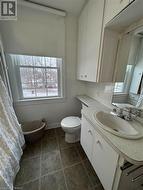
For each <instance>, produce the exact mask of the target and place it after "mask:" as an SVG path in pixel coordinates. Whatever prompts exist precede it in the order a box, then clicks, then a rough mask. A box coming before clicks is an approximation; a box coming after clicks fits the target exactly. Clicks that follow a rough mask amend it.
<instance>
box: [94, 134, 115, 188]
mask: <svg viewBox="0 0 143 190" xmlns="http://www.w3.org/2000/svg"><path fill="white" fill-rule="evenodd" d="M118 157H119V156H118V154H117V153H116V152H115V151H114V150H113V149H112V147H111V146H110V145H109V144H108V143H107V142H106V141H105V140H104V139H103V138H102V137H101V136H100V135H99V134H98V133H95V141H94V146H93V157H92V165H93V167H94V169H95V171H96V173H97V175H98V177H99V179H100V181H101V183H102V185H103V187H104V189H105V190H111V189H112V185H113V182H114V176H115V172H116V167H117V163H118Z"/></svg>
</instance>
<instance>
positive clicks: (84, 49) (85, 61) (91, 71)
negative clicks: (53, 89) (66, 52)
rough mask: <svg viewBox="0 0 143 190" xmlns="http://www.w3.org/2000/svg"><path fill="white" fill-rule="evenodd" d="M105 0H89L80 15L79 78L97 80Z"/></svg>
mask: <svg viewBox="0 0 143 190" xmlns="http://www.w3.org/2000/svg"><path fill="white" fill-rule="evenodd" d="M103 14H104V0H89V1H88V3H87V4H86V6H85V7H84V9H83V11H82V12H81V15H80V17H79V29H78V64H77V79H79V80H84V81H91V82H96V78H97V72H98V61H99V53H100V44H101V43H100V42H101V36H102V25H103Z"/></svg>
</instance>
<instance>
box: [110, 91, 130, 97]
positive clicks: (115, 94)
mask: <svg viewBox="0 0 143 190" xmlns="http://www.w3.org/2000/svg"><path fill="white" fill-rule="evenodd" d="M119 95H121V96H125V95H128V93H125V92H114V94H113V96H119Z"/></svg>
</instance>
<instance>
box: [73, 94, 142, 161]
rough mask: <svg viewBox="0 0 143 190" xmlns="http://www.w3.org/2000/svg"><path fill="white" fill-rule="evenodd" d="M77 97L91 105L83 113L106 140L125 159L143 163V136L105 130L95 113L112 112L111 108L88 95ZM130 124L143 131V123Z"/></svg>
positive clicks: (133, 122)
mask: <svg viewBox="0 0 143 190" xmlns="http://www.w3.org/2000/svg"><path fill="white" fill-rule="evenodd" d="M77 98H78V99H79V100H80V101H81V102H83V103H84V104H86V105H87V106H89V107H87V108H84V109H82V114H83V115H84V116H85V117H86V119H87V120H88V121H89V122H90V123H91V125H92V126H93V127H94V129H95V130H96V131H97V132H98V133H99V134H100V135H101V136H102V137H103V138H104V139H105V140H106V142H108V144H110V146H112V148H113V149H114V150H115V151H116V152H117V153H119V154H120V155H121V156H122V157H123V158H124V159H125V160H127V161H129V162H131V163H133V164H143V138H141V139H136V140H132V139H124V138H121V137H118V136H116V135H113V134H111V133H110V132H108V131H105V130H104V129H102V128H101V127H100V126H99V125H98V123H97V122H96V120H95V119H94V117H93V115H94V114H95V112H99V111H105V112H110V111H111V109H110V108H108V107H106V106H105V105H103V104H101V103H100V102H98V101H96V100H94V99H92V98H90V97H88V96H78V97H77ZM130 124H132V125H133V126H136V125H137V126H138V127H139V128H140V130H141V131H142V133H143V125H142V124H141V123H139V122H137V121H131V122H130Z"/></svg>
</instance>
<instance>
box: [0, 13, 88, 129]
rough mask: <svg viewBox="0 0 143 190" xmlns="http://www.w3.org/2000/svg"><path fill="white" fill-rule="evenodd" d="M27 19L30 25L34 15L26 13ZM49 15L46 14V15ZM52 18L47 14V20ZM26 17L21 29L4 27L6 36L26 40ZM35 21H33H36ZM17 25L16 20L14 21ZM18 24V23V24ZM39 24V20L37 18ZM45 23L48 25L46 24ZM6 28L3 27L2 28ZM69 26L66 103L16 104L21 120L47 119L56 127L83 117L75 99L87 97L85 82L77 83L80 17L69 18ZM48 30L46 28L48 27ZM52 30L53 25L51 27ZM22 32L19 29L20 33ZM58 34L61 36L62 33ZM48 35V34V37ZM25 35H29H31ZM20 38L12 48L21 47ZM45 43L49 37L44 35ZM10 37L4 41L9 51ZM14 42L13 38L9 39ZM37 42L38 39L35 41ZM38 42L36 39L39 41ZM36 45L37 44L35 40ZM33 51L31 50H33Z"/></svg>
mask: <svg viewBox="0 0 143 190" xmlns="http://www.w3.org/2000/svg"><path fill="white" fill-rule="evenodd" d="M26 14H27V17H26V18H28V19H29V22H30V19H31V17H30V12H29V13H28V12H26ZM44 14H45V13H44ZM35 15H38V12H37V13H36V12H35ZM21 17H22V15H21ZM47 17H48V15H45V19H46V18H47ZM26 18H23V17H22V18H20V19H21V22H20V23H18V25H17V30H16V29H15V28H13V25H12V24H10V23H9V22H8V23H7V25H6V24H5V27H3V30H1V31H2V35H3V34H7V39H9V37H8V34H10V33H9V31H13V30H14V31H15V35H16V36H17V37H18V38H19V37H20V40H21V38H22V36H21V34H22V28H25V27H28V20H26V21H25V19H26ZM32 19H33V18H32ZM12 22H13V21H12ZM14 22H16V21H14ZM35 22H37V21H36V19H35ZM43 24H44V23H43ZM37 25H38V26H39V27H42V23H39V24H37ZM1 26H2V25H1ZM65 26H66V43H65V47H66V48H65V49H66V52H65V67H66V68H65V79H66V80H65V81H66V98H65V99H63V100H53V101H52V100H51V101H46V100H45V101H36V102H29V103H27V102H26V103H23V102H22V103H21V102H19V103H16V104H15V110H16V113H17V115H18V118H19V121H20V122H23V121H31V120H35V119H41V118H43V117H44V118H46V119H47V120H48V123H49V125H50V127H54V126H55V124H56V123H58V122H60V121H61V119H62V118H64V117H65V116H69V115H79V114H80V109H81V106H80V103H79V102H78V101H77V100H76V99H75V96H76V95H78V94H85V86H84V83H82V82H80V81H77V80H76V57H77V55H76V52H77V51H76V50H77V18H76V17H74V16H70V15H69V16H67V17H66V19H65ZM44 27H45V26H44ZM47 27H49V26H47ZM18 29H19V30H18ZM27 31H28V30H27ZM56 32H57V35H58V31H56ZM47 35H48V34H47ZM24 36H27V37H28V36H29V34H28V33H26V34H24ZM18 38H17V41H16V42H14V41H13V42H12V44H11V47H12V46H17V45H19V44H17V43H19V40H18ZM41 38H42V39H41V40H42V41H43V40H44V39H45V38H46V36H41ZM7 39H6V37H5V38H4V45H5V49H8V47H7V46H6V44H7V43H6V41H7ZM9 40H10V39H9ZM33 40H34V39H33ZM35 41H36V39H35ZM33 43H35V42H34V41H33ZM30 51H31V49H30Z"/></svg>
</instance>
